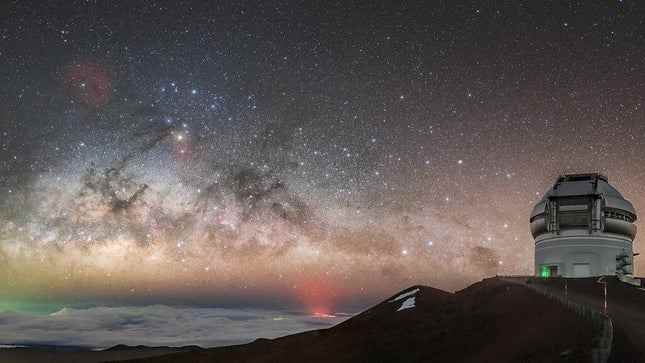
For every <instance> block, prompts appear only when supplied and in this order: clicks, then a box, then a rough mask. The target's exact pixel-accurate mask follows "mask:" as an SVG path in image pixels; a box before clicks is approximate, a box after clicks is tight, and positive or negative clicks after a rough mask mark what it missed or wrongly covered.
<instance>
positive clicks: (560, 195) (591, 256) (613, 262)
mask: <svg viewBox="0 0 645 363" xmlns="http://www.w3.org/2000/svg"><path fill="white" fill-rule="evenodd" d="M635 221H636V211H635V210H634V207H633V206H632V204H631V203H630V202H629V201H628V200H626V199H625V198H623V196H622V195H621V194H620V193H619V192H618V191H617V190H616V189H615V188H614V187H613V186H612V185H611V184H609V181H608V179H607V177H606V176H604V175H601V174H596V173H593V174H568V175H562V176H560V177H558V179H557V180H556V182H555V184H554V185H553V187H552V188H551V189H549V190H548V191H547V192H546V193H545V195H544V197H543V198H542V200H540V201H539V202H538V203H537V204H536V205H535V207H534V208H533V211H532V212H531V216H530V219H529V222H530V226H531V234H532V235H533V238H534V239H535V272H536V274H538V275H539V276H544V277H548V276H564V277H589V276H600V275H616V274H618V275H620V274H632V273H633V268H632V259H633V250H632V241H633V240H634V237H635V236H636V226H635V225H634V222H635Z"/></svg>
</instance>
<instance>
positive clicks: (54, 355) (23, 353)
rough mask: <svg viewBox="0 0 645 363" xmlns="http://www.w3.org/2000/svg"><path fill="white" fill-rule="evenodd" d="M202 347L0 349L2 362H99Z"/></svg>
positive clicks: (0, 360) (0, 361) (123, 346)
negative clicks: (93, 349) (98, 349)
mask: <svg viewBox="0 0 645 363" xmlns="http://www.w3.org/2000/svg"><path fill="white" fill-rule="evenodd" d="M196 349H200V348H199V347H194V346H193V347H184V348H172V347H154V348H153V347H144V346H136V347H129V346H125V345H117V346H115V347H112V348H110V349H106V350H102V351H92V350H88V349H83V348H70V347H30V348H11V349H0V363H54V362H60V363H98V362H107V361H123V360H126V359H135V358H145V357H151V356H158V355H166V354H171V353H177V352H184V351H190V350H196Z"/></svg>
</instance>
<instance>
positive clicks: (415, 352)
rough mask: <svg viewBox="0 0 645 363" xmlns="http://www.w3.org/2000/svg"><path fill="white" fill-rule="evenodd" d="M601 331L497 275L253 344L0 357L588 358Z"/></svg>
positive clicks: (5, 357)
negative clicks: (335, 323)
mask: <svg viewBox="0 0 645 363" xmlns="http://www.w3.org/2000/svg"><path fill="white" fill-rule="evenodd" d="M524 280H526V279H524ZM553 283H554V284H555V285H554V286H555V287H554V288H553V289H556V288H557V286H558V285H557V281H556V282H553ZM590 286H591V285H590ZM588 288H589V289H595V290H594V291H596V290H597V287H596V286H591V287H588ZM635 291H637V290H635ZM638 292H639V293H640V292H641V291H638ZM630 296H631V295H630ZM594 301H595V300H594ZM594 332H595V330H594V327H593V325H592V323H591V321H590V320H588V319H583V318H580V317H579V316H578V315H576V314H574V313H573V312H572V311H571V310H569V309H567V308H565V307H564V306H563V305H562V304H560V303H558V302H556V301H555V300H552V299H549V298H547V297H545V296H544V295H542V294H540V293H538V292H535V291H534V290H533V289H532V286H528V284H525V283H523V282H520V283H518V281H509V280H503V279H498V278H491V279H486V280H483V281H481V282H478V283H476V284H474V285H472V286H470V287H468V288H466V289H464V290H461V291H458V292H456V293H448V292H445V291H441V290H437V289H434V288H431V287H425V286H413V287H411V288H409V289H406V290H404V291H402V292H400V293H398V294H396V295H394V296H392V297H390V298H388V299H386V300H385V301H383V302H382V303H380V304H378V305H376V306H374V307H372V308H370V309H368V310H366V311H365V312H363V313H361V314H359V315H356V316H354V317H352V318H351V319H348V320H346V321H344V322H343V323H340V324H338V325H336V326H334V327H332V328H328V329H322V330H315V331H309V332H304V333H300V334H294V335H289V336H285V337H281V338H277V339H272V340H269V339H258V340H256V341H254V342H252V343H249V344H243V345H235V346H227V347H218V348H211V349H199V348H197V347H186V348H184V350H179V351H178V350H173V348H148V347H126V346H117V347H115V348H113V349H111V350H109V351H102V352H91V351H86V352H61V351H55V350H42V349H40V350H34V349H0V362H3V363H5V362H6V363H9V362H65V363H75V362H79V363H80V362H100V361H114V362H116V361H123V360H128V362H131V363H133V362H159V363H164V362H190V363H193V362H586V361H590V358H591V351H592V347H593V344H594V342H593V336H594ZM621 334H623V333H621ZM632 348H633V347H632V345H631V343H629V344H628V345H625V346H622V348H621V349H623V350H630V349H632ZM622 358H627V359H628V360H625V361H630V360H631V358H632V356H622ZM132 359H133V360H132ZM636 361H638V360H636Z"/></svg>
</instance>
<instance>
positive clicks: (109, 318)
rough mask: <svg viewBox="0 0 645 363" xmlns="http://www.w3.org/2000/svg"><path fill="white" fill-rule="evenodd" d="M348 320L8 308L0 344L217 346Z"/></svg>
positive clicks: (214, 311) (257, 313) (165, 309)
mask: <svg viewBox="0 0 645 363" xmlns="http://www.w3.org/2000/svg"><path fill="white" fill-rule="evenodd" d="M346 318H347V316H336V317H333V316H326V317H314V316H310V315H303V314H299V313H293V312H283V311H275V310H260V309H224V308H181V307H170V306H165V305H150V306H142V307H139V306H124V307H92V308H88V309H74V308H64V309H62V310H60V311H58V312H55V313H52V314H49V315H31V314H24V313H16V312H9V311H6V312H3V313H0V326H2V329H0V343H2V344H31V345H33V344H47V345H74V346H87V347H95V348H107V347H110V346H114V345H117V344H128V345H139V344H143V345H148V346H162V345H163V346H182V345H192V344H196V345H200V346H203V347H213V346H221V345H229V344H238V343H245V342H250V341H252V340H254V339H256V338H260V337H263V338H275V337H279V336H283V335H288V334H293V333H297V332H300V331H305V330H312V329H320V328H326V327H329V326H332V325H334V324H337V323H339V322H341V321H343V320H344V319H346Z"/></svg>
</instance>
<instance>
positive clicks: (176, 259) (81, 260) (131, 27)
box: [0, 0, 645, 343]
mask: <svg viewBox="0 0 645 363" xmlns="http://www.w3.org/2000/svg"><path fill="white" fill-rule="evenodd" d="M484 3H485V4H484ZM586 3H587V2H583V1H560V2H553V1H539V2H538V1H530V2H520V1H486V2H481V1H470V2H465V1H426V2H419V3H413V2H402V3H397V4H394V5H393V4H389V5H385V4H381V2H377V1H366V2H364V3H360V2H350V1H347V2H333V3H332V2H328V1H302V2H288V1H279V2H275V1H262V2H260V3H252V2H245V1H232V2H230V3H229V4H226V3H224V2H206V1H203V2H198V1H194V2H188V1H168V2H163V1H141V2H115V1H91V0H88V1H47V2H45V1H33V2H30V1H8V2H3V5H1V7H0V83H1V84H2V87H0V308H2V307H4V308H13V309H17V310H20V309H21V307H22V308H23V310H24V309H26V308H25V307H26V306H31V304H53V305H54V306H63V305H65V306H67V305H69V304H85V306H92V307H97V306H108V305H109V306H115V305H119V306H121V305H123V306H132V305H137V306H148V305H153V304H166V305H169V306H174V305H177V304H179V305H182V306H211V307H214V306H224V307H229V308H231V307H232V308H235V309H241V308H271V309H291V310H293V311H303V312H306V313H310V314H314V313H317V314H319V315H321V316H324V315H325V314H332V313H337V312H355V311H358V310H360V309H362V308H365V307H366V306H368V305H370V304H374V303H376V302H377V301H379V300H380V299H382V298H385V297H387V296H389V295H391V294H393V293H395V292H396V291H398V290H400V289H402V288H405V287H408V286H411V285H414V284H426V285H432V286H435V287H438V288H443V289H448V290H454V289H459V288H463V287H464V286H466V285H467V284H468V283H469V282H472V281H476V280H479V279H481V278H483V277H485V276H490V275H493V274H495V273H499V274H532V273H533V242H532V238H531V236H530V234H529V230H528V214H529V212H530V210H531V208H532V205H533V204H534V203H535V202H536V201H537V200H538V199H539V198H540V197H541V195H542V193H543V192H544V191H545V190H546V189H548V188H549V187H550V186H551V185H552V183H553V182H554V180H555V178H556V177H557V176H558V175H559V174H563V173H570V172H602V173H604V174H606V175H607V176H608V177H609V181H610V182H611V183H612V184H613V185H615V186H616V187H617V188H618V189H619V190H620V191H621V192H622V194H623V195H624V196H625V197H626V198H627V199H629V200H630V201H632V202H633V204H634V206H635V208H636V210H637V211H641V210H645V168H643V167H642V165H643V164H642V162H643V160H644V158H645V139H644V138H643V136H644V133H645V122H643V120H644V116H645V112H644V111H645V109H644V106H643V104H642V102H643V94H642V91H643V88H644V86H645V24H644V23H643V19H644V18H645V11H644V10H645V9H641V8H638V5H639V2H638V1H628V0H625V1H603V2H595V3H597V4H596V5H591V4H586ZM641 5H642V4H641ZM637 225H639V226H640V225H641V224H640V222H637ZM639 240H640V238H639V237H637V239H636V241H635V248H634V250H635V252H640V249H639V247H640V243H639ZM641 260H642V259H639V258H636V264H637V267H636V271H637V274H638V273H639V272H640V274H642V273H645V268H643V267H642V266H640V262H641ZM0 310H1V309H0ZM0 338H1V336H0ZM0 343H2V342H1V341H0Z"/></svg>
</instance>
